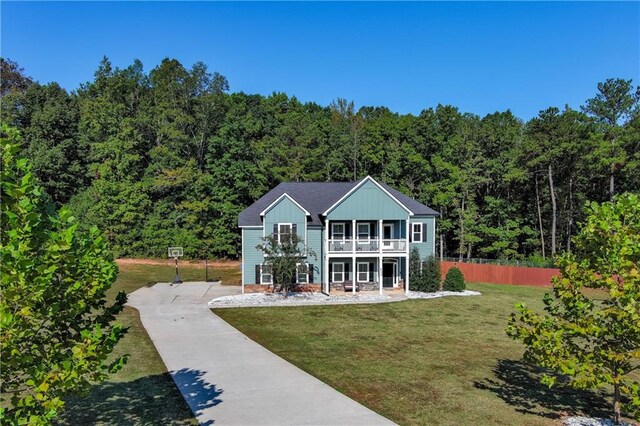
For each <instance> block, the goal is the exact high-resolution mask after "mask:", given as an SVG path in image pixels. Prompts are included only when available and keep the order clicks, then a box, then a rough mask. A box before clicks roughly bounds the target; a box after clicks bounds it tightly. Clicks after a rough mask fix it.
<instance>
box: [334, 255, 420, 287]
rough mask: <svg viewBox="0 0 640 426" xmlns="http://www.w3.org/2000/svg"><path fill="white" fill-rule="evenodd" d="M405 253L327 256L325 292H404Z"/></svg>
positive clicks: (405, 280)
mask: <svg viewBox="0 0 640 426" xmlns="http://www.w3.org/2000/svg"><path fill="white" fill-rule="evenodd" d="M406 271H407V261H406V257H403V256H396V257H364V256H363V257H356V258H353V257H331V258H330V259H329V271H328V272H329V273H328V292H329V293H344V292H352V293H356V292H365V291H366V292H377V293H380V294H382V293H383V292H404V291H405V283H406V282H407V279H406Z"/></svg>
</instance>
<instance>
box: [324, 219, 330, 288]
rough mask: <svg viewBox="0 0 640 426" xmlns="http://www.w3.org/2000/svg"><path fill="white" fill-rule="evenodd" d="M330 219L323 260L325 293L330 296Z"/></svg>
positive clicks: (325, 235)
mask: <svg viewBox="0 0 640 426" xmlns="http://www.w3.org/2000/svg"><path fill="white" fill-rule="evenodd" d="M330 229H331V228H330V224H329V219H327V226H326V228H325V230H324V253H323V255H324V259H323V261H324V262H323V263H324V265H323V271H322V272H323V274H322V277H323V278H324V279H323V284H324V288H325V292H326V293H327V294H329V230H330Z"/></svg>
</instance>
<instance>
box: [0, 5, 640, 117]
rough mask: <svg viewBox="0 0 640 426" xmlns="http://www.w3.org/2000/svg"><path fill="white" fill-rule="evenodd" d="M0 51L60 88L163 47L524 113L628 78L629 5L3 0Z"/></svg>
mask: <svg viewBox="0 0 640 426" xmlns="http://www.w3.org/2000/svg"><path fill="white" fill-rule="evenodd" d="M1 7H2V10H1V12H2V22H1V23H2V30H1V36H2V38H1V43H0V48H1V54H2V56H4V57H8V58H11V59H13V60H15V61H17V62H18V63H19V64H20V65H21V66H23V67H24V68H25V69H26V71H27V73H28V74H29V75H31V76H32V77H34V78H35V79H36V80H38V81H40V82H41V83H46V82H49V81H57V82H59V83H60V84H61V85H62V86H63V87H65V88H67V89H69V90H72V89H75V88H77V87H78V85H79V84H80V83H82V82H86V81H89V80H91V79H92V76H93V73H94V71H95V69H96V67H97V65H98V63H99V61H100V59H101V58H102V56H103V55H106V56H108V57H109V58H110V59H111V61H112V62H113V64H114V65H116V66H119V67H125V66H127V65H129V64H131V62H132V61H133V60H134V59H135V58H138V59H140V60H141V61H142V62H143V64H144V65H145V69H147V70H150V69H151V68H153V67H154V66H156V65H157V64H158V63H159V62H160V61H161V60H162V58H164V57H172V58H177V59H178V60H180V61H181V62H182V63H183V64H184V65H185V66H191V65H192V64H193V63H194V62H196V61H202V62H204V63H206V64H207V65H208V66H209V68H210V70H214V71H218V72H220V73H222V74H223V75H225V76H226V77H227V78H228V80H229V83H230V86H231V90H232V91H244V92H247V93H261V94H265V95H268V94H270V93H272V92H274V91H283V92H286V93H288V94H289V95H295V96H297V97H298V98H299V99H300V100H302V101H314V102H317V103H320V104H322V105H326V104H328V103H329V102H330V101H331V100H332V99H334V98H336V97H343V98H347V99H350V100H353V101H355V103H356V105H357V106H363V105H384V106H387V107H389V108H391V109H392V110H393V111H397V112H400V113H414V114H417V113H419V112H420V111H421V110H422V109H424V108H428V107H435V106H436V105H437V104H438V103H442V104H452V105H455V106H457V107H459V108H460V109H461V110H462V111H465V112H473V113H476V114H480V115H484V114H487V113H491V112H494V111H502V110H506V109H511V110H512V111H513V112H514V113H515V114H516V115H518V116H520V117H522V118H524V119H528V118H530V117H532V116H534V115H536V114H537V113H538V111H539V110H541V109H544V108H546V107H548V106H558V107H562V106H563V105H564V104H566V103H568V104H569V105H571V106H573V107H574V108H577V107H579V106H580V105H581V104H582V103H583V102H584V100H585V99H587V98H589V97H592V96H593V95H594V94H595V91H596V85H597V83H598V82H599V81H603V80H605V79H606V78H610V77H622V78H627V79H629V78H632V79H634V81H635V82H636V83H640V3H638V2H628V3H595V2H586V3H555V2H548V3H534V2H525V3H513V2H498V3H461V2H451V3H364V2H357V3H335V2H332V3H204V2H194V3H187V2H183V3H169V2H163V3H151V2H141V3H105V2H86V3H73V2H72V3H48V2H47V3H35V2H25V3H18V2H5V1H3V2H2V4H1Z"/></svg>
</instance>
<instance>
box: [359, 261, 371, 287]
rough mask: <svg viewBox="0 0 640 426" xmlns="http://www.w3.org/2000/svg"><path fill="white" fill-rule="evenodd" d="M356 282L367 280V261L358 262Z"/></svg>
mask: <svg viewBox="0 0 640 426" xmlns="http://www.w3.org/2000/svg"><path fill="white" fill-rule="evenodd" d="M358 282H359V283H366V282H369V262H358Z"/></svg>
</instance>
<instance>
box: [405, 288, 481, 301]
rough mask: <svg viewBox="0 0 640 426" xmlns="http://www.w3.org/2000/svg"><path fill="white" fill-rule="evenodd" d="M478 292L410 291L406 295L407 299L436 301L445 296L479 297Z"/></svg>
mask: <svg viewBox="0 0 640 426" xmlns="http://www.w3.org/2000/svg"><path fill="white" fill-rule="evenodd" d="M481 294H482V293H480V292H479V291H472V290H463V291H436V292H434V293H425V292H422V291H410V292H409V293H407V299H437V298H439V297H447V296H480V295H481Z"/></svg>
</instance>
